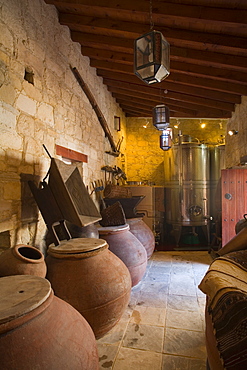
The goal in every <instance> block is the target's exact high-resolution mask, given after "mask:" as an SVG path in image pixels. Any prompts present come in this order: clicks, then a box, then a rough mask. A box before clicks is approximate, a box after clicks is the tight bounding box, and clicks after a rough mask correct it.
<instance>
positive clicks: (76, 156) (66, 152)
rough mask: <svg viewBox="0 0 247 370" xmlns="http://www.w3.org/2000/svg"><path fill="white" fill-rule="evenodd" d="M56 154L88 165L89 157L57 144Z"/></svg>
mask: <svg viewBox="0 0 247 370" xmlns="http://www.w3.org/2000/svg"><path fill="white" fill-rule="evenodd" d="M56 154H57V155H61V156H62V157H64V158H68V159H71V160H72V161H77V162H84V163H87V155H86V154H83V153H79V152H76V151H75V150H72V149H68V148H65V147H63V146H60V145H57V144H56Z"/></svg>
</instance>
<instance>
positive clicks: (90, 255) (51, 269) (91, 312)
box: [46, 238, 131, 339]
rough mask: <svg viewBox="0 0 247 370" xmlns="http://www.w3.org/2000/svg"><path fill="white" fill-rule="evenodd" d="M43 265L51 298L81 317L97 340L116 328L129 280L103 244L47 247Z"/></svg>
mask: <svg viewBox="0 0 247 370" xmlns="http://www.w3.org/2000/svg"><path fill="white" fill-rule="evenodd" d="M46 263H47V279H48V280H49V281H50V282H51V285H52V288H53V290H54V292H55V294H56V295H57V296H58V297H60V298H62V299H64V300H65V301H66V302H68V303H70V304H71V305H72V306H73V307H74V308H76V309H77V310H78V311H79V312H80V313H81V314H82V315H83V316H84V317H85V319H86V320H87V321H88V323H89V324H90V325H91V327H92V329H93V331H94V334H95V336H96V338H97V339H98V338H100V337H102V336H103V335H105V334H106V333H107V332H108V331H109V330H110V329H112V328H113V327H114V326H115V325H116V324H117V322H118V321H119V320H120V318H121V316H122V314H123V313H124V311H125V309H126V307H127V305H128V303H129V299H130V292H131V278H130V274H129V271H128V269H127V267H126V266H125V264H124V263H123V262H122V261H121V260H120V259H119V258H118V257H117V256H115V255H114V253H112V252H111V251H110V250H109V248H108V244H107V243H106V241H105V240H102V239H97V238H76V239H70V240H69V241H63V242H61V243H60V244H59V245H58V246H54V245H50V247H49V249H48V256H47V257H46Z"/></svg>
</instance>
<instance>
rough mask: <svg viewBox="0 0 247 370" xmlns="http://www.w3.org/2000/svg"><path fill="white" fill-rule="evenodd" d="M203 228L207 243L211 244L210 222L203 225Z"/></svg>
mask: <svg viewBox="0 0 247 370" xmlns="http://www.w3.org/2000/svg"><path fill="white" fill-rule="evenodd" d="M202 230H203V233H204V236H205V238H206V240H207V244H208V245H210V223H209V222H208V223H207V225H204V226H202Z"/></svg>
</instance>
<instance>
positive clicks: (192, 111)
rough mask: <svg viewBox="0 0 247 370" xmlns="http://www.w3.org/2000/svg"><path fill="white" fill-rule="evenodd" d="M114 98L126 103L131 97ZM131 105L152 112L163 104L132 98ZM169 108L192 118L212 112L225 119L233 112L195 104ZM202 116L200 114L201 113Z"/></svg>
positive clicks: (118, 95)
mask: <svg viewBox="0 0 247 370" xmlns="http://www.w3.org/2000/svg"><path fill="white" fill-rule="evenodd" d="M112 96H113V97H114V98H115V99H116V100H117V101H121V103H122V102H124V101H129V100H130V99H129V96H127V95H122V94H119V93H113V94H112ZM131 103H132V104H134V105H136V104H138V105H143V106H146V107H149V108H150V110H151V111H152V109H153V108H154V107H155V106H156V105H159V104H161V102H160V101H157V100H156V101H155V100H152V99H144V98H141V97H139V98H134V97H132V98H131ZM167 106H168V107H169V108H170V110H172V111H174V112H184V113H188V114H191V115H192V116H194V115H195V113H196V112H210V114H212V116H213V117H221V118H223V117H225V118H230V117H231V112H227V111H223V110H221V109H216V108H208V107H205V106H196V105H194V104H191V103H187V104H186V103H181V104H176V103H175V104H172V103H170V104H167ZM199 114H200V113H199Z"/></svg>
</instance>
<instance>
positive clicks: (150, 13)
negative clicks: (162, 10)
mask: <svg viewBox="0 0 247 370" xmlns="http://www.w3.org/2000/svg"><path fill="white" fill-rule="evenodd" d="M149 16H150V31H153V29H154V21H153V2H152V0H150V7H149Z"/></svg>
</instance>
